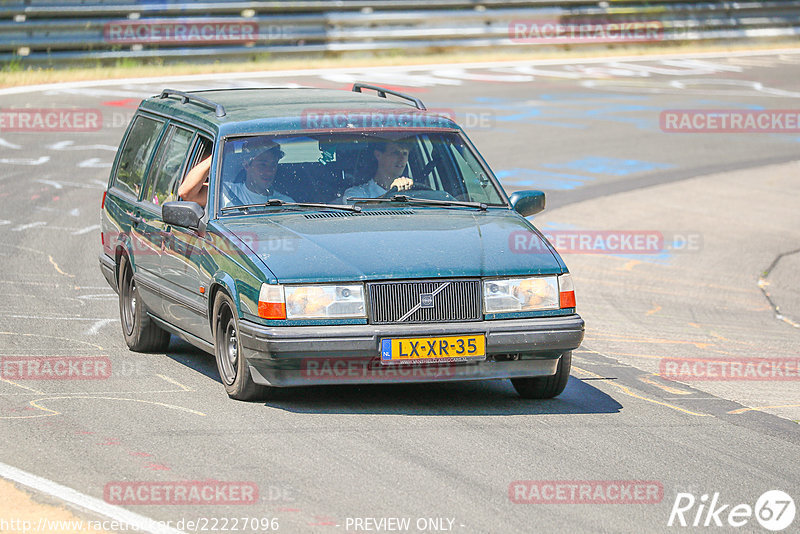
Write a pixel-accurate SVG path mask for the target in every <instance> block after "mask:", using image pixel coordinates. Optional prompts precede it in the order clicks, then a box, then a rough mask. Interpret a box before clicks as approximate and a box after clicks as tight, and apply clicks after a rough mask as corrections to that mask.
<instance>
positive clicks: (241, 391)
mask: <svg viewBox="0 0 800 534" xmlns="http://www.w3.org/2000/svg"><path fill="white" fill-rule="evenodd" d="M235 310H236V306H234V304H233V301H232V300H231V298H230V297H229V296H228V295H227V294H226V293H225V292H223V291H220V292H219V293H217V296H216V298H215V299H214V315H213V317H214V323H213V324H214V355H215V357H216V360H217V370H218V371H219V378H220V380H221V381H222V385H223V386H225V391H226V392H227V393H228V396H229V397H230V398H232V399H237V400H242V401H254V400H263V399H266V398H268V397H270V396H271V394H272V393H273V392H274V390H275V388H272V387H270V386H262V385H260V384H256V383H255V382H253V377H252V375H251V374H250V367H249V366H248V365H247V361H246V360H245V358H244V357H243V356H242V354H241V350H240V347H241V344H240V342H239V318H238V317H237V314H236V311H235Z"/></svg>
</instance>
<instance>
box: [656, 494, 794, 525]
mask: <svg viewBox="0 0 800 534" xmlns="http://www.w3.org/2000/svg"><path fill="white" fill-rule="evenodd" d="M796 512H797V509H796V507H795V504H794V500H793V499H792V498H791V497H790V496H789V494H787V493H785V492H783V491H780V490H770V491H766V492H764V493H763V494H762V495H761V496H760V497H759V498H758V499H757V500H756V504H755V506H753V507H751V506H750V505H749V504H745V503H741V504H736V505H733V504H729V503H725V502H724V501H723V500H721V499H720V494H719V492H715V493H714V495H712V496H711V497H710V498H709V495H708V494H703V495H701V496H700V498H699V499H698V498H696V497H695V496H694V495H693V494H691V493H678V495H677V496H676V497H675V503H674V504H673V505H672V511H671V512H670V514H669V520H668V521H667V526H669V527H671V526H681V527H689V526H691V527H728V528H730V527H732V528H740V527H743V526H745V525H749V524H750V522H751V520H752V519H753V517H755V519H756V521H758V523H759V524H760V525H761V526H762V527H764V528H765V529H767V530H771V531H772V532H779V531H781V530H785V529H786V528H787V527H789V526H790V525H791V524H792V523H793V522H794V517H795V513H796ZM746 530H747V531H748V532H752V527H751V528H749V529H746Z"/></svg>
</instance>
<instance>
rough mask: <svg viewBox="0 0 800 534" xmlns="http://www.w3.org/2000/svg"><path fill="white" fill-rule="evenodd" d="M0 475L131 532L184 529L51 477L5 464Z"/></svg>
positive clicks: (171, 533) (160, 533)
mask: <svg viewBox="0 0 800 534" xmlns="http://www.w3.org/2000/svg"><path fill="white" fill-rule="evenodd" d="M0 477H3V478H5V479H6V480H12V481H14V482H16V483H17V484H22V485H23V486H26V487H28V488H31V489H34V490H36V491H39V492H41V493H45V494H47V495H50V496H53V497H55V498H57V499H59V500H61V501H64V502H67V503H70V504H72V505H74V506H77V507H79V508H83V509H84V510H89V511H91V512H94V513H96V514H100V515H102V516H103V517H107V518H109V519H112V520H115V521H119V522H120V523H122V524H124V525H126V526H129V527H131V529H132V530H134V531H138V532H151V533H153V534H183V531H180V530H177V529H174V528H170V527H168V526H166V525H165V524H163V523H161V522H159V521H155V520H154V519H150V518H149V517H145V516H143V515H139V514H137V513H134V512H131V511H128V510H126V509H125V508H121V507H119V506H115V505H113V504H108V503H107V502H104V501H101V500H100V499H97V498H95V497H91V496H89V495H86V494H84V493H81V492H79V491H77V490H74V489H72V488H68V487H67V486H62V485H61V484H58V483H57V482H53V481H52V480H48V479H46V478H42V477H40V476H36V475H33V474H31V473H28V472H26V471H23V470H21V469H17V468H16V467H12V466H10V465H6V464H4V463H0ZM126 530H127V529H126Z"/></svg>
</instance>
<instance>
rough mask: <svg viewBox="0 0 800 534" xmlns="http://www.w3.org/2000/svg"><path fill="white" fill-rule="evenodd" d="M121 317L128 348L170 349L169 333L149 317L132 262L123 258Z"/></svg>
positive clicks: (145, 350) (121, 267) (120, 294)
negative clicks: (134, 275)
mask: <svg viewBox="0 0 800 534" xmlns="http://www.w3.org/2000/svg"><path fill="white" fill-rule="evenodd" d="M119 272H120V275H119V317H120V320H121V322H122V335H123V336H124V337H125V343H127V345H128V348H129V349H131V350H133V351H136V352H163V351H165V350H167V347H169V332H167V331H165V330H163V329H162V328H160V327H159V326H158V325H157V324H155V323H154V322H153V321H152V320H151V319H150V317H148V315H147V309H146V308H145V305H144V303H143V302H142V299H141V297H140V296H139V289H138V288H137V287H136V280H135V279H134V277H133V269H131V265H130V261H129V260H128V257H127V256H123V257H122V261H121V262H120V266H119Z"/></svg>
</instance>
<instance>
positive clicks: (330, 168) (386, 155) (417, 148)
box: [219, 131, 506, 211]
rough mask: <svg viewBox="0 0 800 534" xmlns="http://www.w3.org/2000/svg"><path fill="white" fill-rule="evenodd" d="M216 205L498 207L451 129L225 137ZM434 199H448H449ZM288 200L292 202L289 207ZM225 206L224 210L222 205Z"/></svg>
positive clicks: (498, 195) (496, 194)
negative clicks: (385, 202)
mask: <svg viewBox="0 0 800 534" xmlns="http://www.w3.org/2000/svg"><path fill="white" fill-rule="evenodd" d="M221 176H222V178H221V181H220V189H219V194H220V195H221V202H220V207H221V208H223V209H224V208H231V207H234V206H245V205H257V204H265V205H268V204H270V203H269V201H270V200H274V199H278V200H281V201H282V202H281V203H278V202H272V204H271V205H272V206H274V207H280V206H283V207H292V209H297V208H298V207H302V206H297V203H301V204H302V203H322V204H339V205H341V204H361V205H364V207H368V203H366V202H364V200H358V199H373V198H387V199H391V198H394V199H395V201H396V202H416V203H425V201H437V202H429V203H430V204H431V205H440V206H445V205H449V206H467V205H466V204H464V203H478V204H485V205H489V206H491V205H500V206H505V205H506V202H505V197H504V196H503V194H502V192H501V191H499V190H498V188H497V186H495V183H494V182H493V181H492V180H491V179H490V178H489V176H488V175H487V174H486V172H485V171H484V170H483V168H482V167H481V165H480V163H479V162H478V159H477V158H476V156H475V154H474V153H473V152H472V150H471V149H470V148H469V146H468V145H467V144H466V142H465V141H464V140H463V138H462V137H461V136H460V135H458V134H456V133H453V132H420V133H414V134H412V135H409V133H408V131H397V132H391V131H381V132H376V133H363V132H359V133H345V134H316V133H315V134H299V135H294V136H266V135H263V136H249V137H237V138H232V139H229V140H227V141H226V142H225V145H224V149H223V160H222V175H221ZM438 201H451V202H452V204H448V203H445V202H438ZM292 203H295V205H294V206H292ZM226 211H230V210H226Z"/></svg>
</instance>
